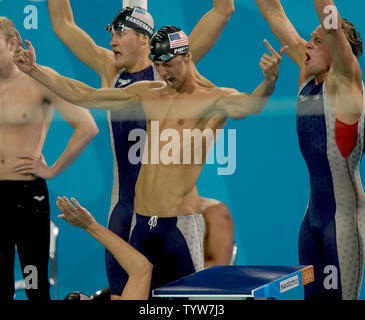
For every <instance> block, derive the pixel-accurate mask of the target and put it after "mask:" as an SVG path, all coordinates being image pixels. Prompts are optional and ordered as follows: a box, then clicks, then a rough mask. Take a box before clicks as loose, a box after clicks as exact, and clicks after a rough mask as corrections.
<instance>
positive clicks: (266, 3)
mask: <svg viewBox="0 0 365 320" xmlns="http://www.w3.org/2000/svg"><path fill="white" fill-rule="evenodd" d="M255 1H256V4H257V6H258V8H259V10H260V12H261V14H262V15H263V17H264V19H265V20H266V21H267V22H268V23H269V25H270V28H271V31H272V32H273V33H274V34H275V36H276V38H277V39H278V40H279V41H280V43H281V44H282V45H283V46H288V50H287V54H288V56H289V57H290V58H291V59H292V60H293V61H294V62H295V63H296V64H297V65H298V67H299V68H300V69H302V67H303V65H304V61H305V50H306V49H305V46H306V41H305V40H304V39H302V38H301V37H300V36H299V34H298V32H297V31H296V29H295V28H294V26H293V25H292V23H291V22H290V20H289V19H288V17H287V16H286V14H285V11H284V9H283V7H282V5H281V3H280V0H255Z"/></svg>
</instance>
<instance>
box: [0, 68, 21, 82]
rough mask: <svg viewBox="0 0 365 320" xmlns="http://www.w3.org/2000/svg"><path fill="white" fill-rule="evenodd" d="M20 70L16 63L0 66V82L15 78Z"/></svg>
mask: <svg viewBox="0 0 365 320" xmlns="http://www.w3.org/2000/svg"><path fill="white" fill-rule="evenodd" d="M20 72H21V71H20V70H19V69H18V68H17V66H16V65H15V64H14V63H9V64H8V65H7V66H5V67H3V68H0V82H7V81H9V80H12V79H14V78H15V77H17V76H18V75H19V74H20Z"/></svg>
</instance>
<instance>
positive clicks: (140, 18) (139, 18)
mask: <svg viewBox="0 0 365 320" xmlns="http://www.w3.org/2000/svg"><path fill="white" fill-rule="evenodd" d="M126 20H127V21H129V22H131V23H134V24H136V25H137V26H139V27H141V28H143V29H145V30H146V31H147V32H148V33H149V34H150V35H151V36H152V34H153V29H154V27H155V24H154V22H153V18H152V16H151V14H150V13H148V12H147V11H146V10H145V9H143V8H134V9H133V12H132V14H131V15H130V16H127V17H126Z"/></svg>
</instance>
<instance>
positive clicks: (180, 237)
mask: <svg viewBox="0 0 365 320" xmlns="http://www.w3.org/2000/svg"><path fill="white" fill-rule="evenodd" d="M203 239H204V219H203V216H202V215H192V216H184V217H178V221H177V225H176V227H175V228H173V229H172V230H171V231H170V232H169V233H168V234H167V236H166V238H165V242H164V247H163V253H164V258H163V260H162V262H163V264H162V265H161V266H160V267H161V269H162V270H163V271H162V272H159V273H160V274H161V275H162V276H163V277H162V279H160V280H159V282H160V283H159V286H161V285H164V284H167V283H169V282H172V281H175V280H178V279H180V278H182V277H185V276H187V275H190V274H192V273H194V272H197V271H200V270H202V269H203V268H204V249H203ZM157 267H159V266H157Z"/></svg>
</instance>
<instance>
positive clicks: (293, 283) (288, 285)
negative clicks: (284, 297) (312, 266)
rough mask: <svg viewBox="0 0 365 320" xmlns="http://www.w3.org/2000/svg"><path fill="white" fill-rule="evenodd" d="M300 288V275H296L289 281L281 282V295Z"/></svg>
mask: <svg viewBox="0 0 365 320" xmlns="http://www.w3.org/2000/svg"><path fill="white" fill-rule="evenodd" d="M298 286H299V279H298V275H296V276H294V277H291V278H289V279H286V280H283V281H281V282H280V293H283V292H285V291H288V290H290V289H293V288H296V287H298Z"/></svg>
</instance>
